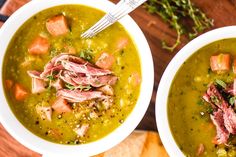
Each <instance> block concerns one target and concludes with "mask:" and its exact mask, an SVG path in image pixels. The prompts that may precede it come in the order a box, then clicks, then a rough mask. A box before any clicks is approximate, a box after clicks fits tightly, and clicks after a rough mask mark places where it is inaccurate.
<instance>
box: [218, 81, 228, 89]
mask: <svg viewBox="0 0 236 157" xmlns="http://www.w3.org/2000/svg"><path fill="white" fill-rule="evenodd" d="M215 82H216V83H217V84H218V85H220V86H221V87H223V88H226V87H227V85H226V83H225V82H224V81H222V80H219V79H216V80H215Z"/></svg>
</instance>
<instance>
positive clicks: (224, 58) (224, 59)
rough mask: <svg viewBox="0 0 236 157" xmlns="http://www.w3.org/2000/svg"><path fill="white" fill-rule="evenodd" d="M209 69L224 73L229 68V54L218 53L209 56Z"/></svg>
mask: <svg viewBox="0 0 236 157" xmlns="http://www.w3.org/2000/svg"><path fill="white" fill-rule="evenodd" d="M210 66H211V70H212V71H214V72H217V73H224V72H226V71H229V70H230V55H229V54H219V55H217V56H211V58H210Z"/></svg>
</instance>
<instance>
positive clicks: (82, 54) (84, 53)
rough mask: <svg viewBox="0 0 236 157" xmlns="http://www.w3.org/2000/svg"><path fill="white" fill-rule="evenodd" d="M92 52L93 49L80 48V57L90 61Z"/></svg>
mask: <svg viewBox="0 0 236 157" xmlns="http://www.w3.org/2000/svg"><path fill="white" fill-rule="evenodd" d="M92 52H93V51H92V50H91V49H84V50H81V51H80V57H81V58H83V59H85V60H87V61H91V60H92V59H93V56H92Z"/></svg>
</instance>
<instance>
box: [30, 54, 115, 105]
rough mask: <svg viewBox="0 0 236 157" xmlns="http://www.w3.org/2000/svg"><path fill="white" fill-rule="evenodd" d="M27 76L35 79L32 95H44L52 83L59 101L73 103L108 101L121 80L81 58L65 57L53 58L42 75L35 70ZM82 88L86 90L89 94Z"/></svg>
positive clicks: (67, 55) (63, 55)
mask: <svg viewBox="0 0 236 157" xmlns="http://www.w3.org/2000/svg"><path fill="white" fill-rule="evenodd" d="M27 73H28V75H29V76H30V77H31V78H32V82H33V89H32V93H40V92H43V91H44V90H45V87H46V84H47V83H49V87H54V88H55V89H56V90H57V96H58V97H61V98H63V99H65V100H67V101H69V102H83V101H87V100H92V99H102V100H104V99H106V98H108V97H109V96H111V95H113V88H112V85H114V84H115V83H116V82H117V80H118V78H117V77H116V76H114V75H113V74H112V72H111V71H110V70H106V69H101V68H98V67H96V66H95V65H92V64H91V63H89V62H87V61H85V60H84V59H82V58H80V57H76V56H73V55H70V54H65V53H62V54H60V55H58V56H56V57H54V58H52V59H51V60H50V61H49V62H48V63H47V64H46V65H45V67H44V70H43V71H42V72H39V71H35V70H32V71H28V72H27ZM81 86H83V87H84V86H85V89H86V90H85V89H84V88H81ZM70 87H71V88H70ZM86 87H88V88H86ZM99 87H100V88H99ZM66 88H68V89H66ZM78 88H79V89H80V90H78ZM83 90H84V91H83ZM99 90H100V91H99ZM108 102H109V104H108ZM106 104H107V105H106V106H110V105H111V104H112V103H111V101H107V103H106Z"/></svg>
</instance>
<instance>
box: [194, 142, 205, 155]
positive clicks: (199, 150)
mask: <svg viewBox="0 0 236 157" xmlns="http://www.w3.org/2000/svg"><path fill="white" fill-rule="evenodd" d="M204 151H205V147H204V145H203V144H202V143H200V144H199V146H198V148H197V153H196V155H197V156H200V155H202V154H203V153H204Z"/></svg>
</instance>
